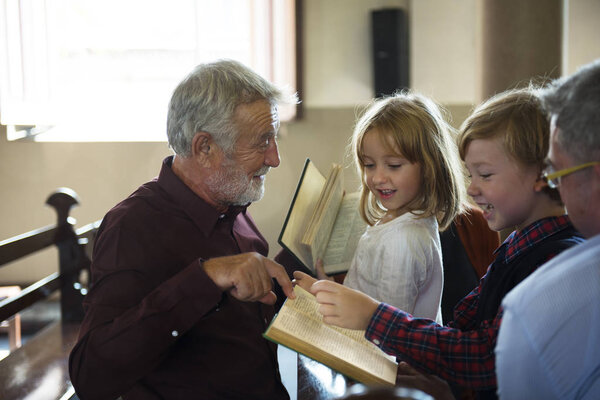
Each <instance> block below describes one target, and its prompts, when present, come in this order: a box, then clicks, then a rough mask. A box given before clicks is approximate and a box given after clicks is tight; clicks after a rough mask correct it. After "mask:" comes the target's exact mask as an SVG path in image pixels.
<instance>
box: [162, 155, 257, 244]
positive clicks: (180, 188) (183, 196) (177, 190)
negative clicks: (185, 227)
mask: <svg viewBox="0 0 600 400" xmlns="http://www.w3.org/2000/svg"><path fill="white" fill-rule="evenodd" d="M172 164H173V156H169V157H167V158H165V159H164V160H163V163H162V167H161V169H160V173H159V175H158V178H156V179H157V182H158V185H159V186H160V187H161V188H162V189H163V190H164V191H165V192H166V194H167V195H168V196H169V197H170V198H171V199H172V200H173V201H174V202H175V203H177V204H178V205H179V207H180V208H181V210H182V211H183V212H184V213H185V214H187V215H188V216H189V217H190V218H191V219H192V221H194V223H195V224H196V226H198V228H199V229H201V230H202V232H203V233H204V234H205V235H207V236H208V235H210V233H211V232H212V231H213V230H214V229H215V226H216V225H217V223H218V222H219V221H231V224H233V221H234V220H235V218H236V217H237V215H238V214H239V213H244V214H245V213H246V209H247V207H248V206H247V205H246V206H230V207H229V208H228V209H227V211H226V212H225V213H222V212H219V211H218V210H217V209H215V208H214V207H213V206H211V205H210V204H208V203H207V202H206V201H205V200H204V199H202V198H201V197H200V196H198V195H197V194H196V193H194V192H193V191H192V189H190V188H189V187H188V186H187V185H186V184H185V183H183V181H182V180H181V179H179V177H178V176H177V175H175V173H174V172H173V170H172V169H171V165H172Z"/></svg>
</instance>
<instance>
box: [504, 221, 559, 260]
mask: <svg viewBox="0 0 600 400" xmlns="http://www.w3.org/2000/svg"><path fill="white" fill-rule="evenodd" d="M570 226H571V221H570V219H569V217H568V216H567V215H561V216H558V217H547V218H542V219H540V220H537V221H535V222H533V223H531V224H529V225H528V226H527V227H525V228H524V229H522V230H520V231H514V232H512V233H511V234H510V235H508V237H507V238H506V240H504V242H503V243H502V245H501V246H500V247H498V249H496V251H495V252H494V253H499V252H500V249H502V248H505V249H506V251H505V253H504V263H505V264H508V263H509V262H510V261H512V260H513V259H514V258H515V257H517V256H518V255H519V254H521V253H522V252H523V251H525V250H527V249H529V248H531V247H532V246H535V245H536V244H537V243H539V242H541V241H542V240H544V239H545V238H547V237H548V236H551V235H553V234H555V233H557V232H559V231H561V230H563V229H565V228H568V227H570Z"/></svg>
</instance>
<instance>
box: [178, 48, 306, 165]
mask: <svg viewBox="0 0 600 400" xmlns="http://www.w3.org/2000/svg"><path fill="white" fill-rule="evenodd" d="M257 100H266V101H268V102H269V103H270V104H271V105H279V104H289V103H291V104H296V103H297V97H296V95H295V94H292V95H290V94H288V93H286V92H285V91H284V90H283V89H282V88H279V87H277V86H276V85H274V84H272V83H270V82H269V81H267V80H266V79H264V78H263V77H261V76H260V75H258V74H257V73H256V72H254V71H252V70H251V69H250V68H248V67H246V66H245V65H243V64H242V63H240V62H238V61H234V60H219V61H215V62H212V63H206V64H200V65H198V66H197V67H196V68H194V70H193V71H192V72H191V73H190V74H189V75H188V76H187V77H186V78H184V79H183V81H181V83H179V85H178V86H177V88H175V91H174V92H173V96H172V97H171V101H170V103H169V113H168V116H167V137H168V140H169V146H170V147H171V148H172V149H173V151H174V152H175V153H176V154H178V155H181V156H184V157H187V156H189V155H190V154H191V145H192V139H193V138H194V135H195V134H196V133H197V132H200V131H203V132H207V133H210V134H211V135H212V137H213V139H214V140H215V142H216V143H217V144H218V145H219V146H220V147H221V148H222V149H223V151H225V153H227V154H230V153H231V152H232V151H233V147H234V145H235V141H236V139H237V137H238V134H239V132H237V129H236V127H235V123H234V122H235V121H234V119H233V117H234V112H235V109H236V107H237V106H239V105H241V104H248V103H252V102H254V101H257Z"/></svg>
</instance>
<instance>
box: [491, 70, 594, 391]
mask: <svg viewBox="0 0 600 400" xmlns="http://www.w3.org/2000/svg"><path fill="white" fill-rule="evenodd" d="M541 98H542V100H543V104H544V106H545V109H546V110H547V113H548V115H549V118H550V121H551V141H550V149H549V152H548V157H547V159H546V161H547V165H548V167H547V169H546V171H545V173H544V178H545V180H546V182H547V183H548V186H550V187H554V188H557V189H558V191H559V192H560V195H561V198H562V200H563V202H564V204H565V206H566V209H567V212H568V214H569V217H570V218H571V221H572V222H573V225H574V226H575V227H576V228H577V229H578V230H579V231H580V232H581V233H582V234H583V235H584V236H585V237H586V238H587V240H586V241H585V242H584V243H582V244H579V245H577V246H574V247H572V248H571V249H569V250H566V251H564V252H563V253H561V254H560V255H558V256H557V257H555V258H553V259H552V260H551V261H549V262H548V263H546V264H545V265H543V266H542V267H540V268H538V270H537V271H536V272H534V273H533V274H532V275H531V276H529V278H527V279H526V280H524V281H523V282H522V283H521V284H519V285H518V286H517V287H516V288H515V289H514V290H512V291H511V292H510V293H509V294H508V295H507V296H506V297H505V298H504V301H503V303H502V306H503V309H504V319H503V321H502V325H501V327H500V332H499V336H498V342H497V345H496V350H495V352H496V372H497V377H498V390H499V395H500V398H505V399H511V400H512V399H516V400H518V399H546V400H548V399H550V400H551V399H590V400H591V399H600V59H597V60H595V61H594V62H592V63H590V64H587V65H585V66H583V67H582V68H581V69H579V70H578V71H577V72H576V73H574V74H573V75H571V76H569V77H565V78H562V79H558V80H556V81H554V82H553V83H552V84H551V85H549V86H548V87H547V88H546V89H545V90H543V91H542V93H541Z"/></svg>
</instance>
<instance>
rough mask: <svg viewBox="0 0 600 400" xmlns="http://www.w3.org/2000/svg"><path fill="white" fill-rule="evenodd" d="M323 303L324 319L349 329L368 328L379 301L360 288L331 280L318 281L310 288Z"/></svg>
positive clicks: (320, 309)
mask: <svg viewBox="0 0 600 400" xmlns="http://www.w3.org/2000/svg"><path fill="white" fill-rule="evenodd" d="M310 292H311V293H312V294H314V295H315V297H316V298H317V301H318V302H319V303H320V304H321V306H320V307H319V312H320V313H321V314H323V321H325V322H326V323H328V324H332V325H337V326H340V327H342V328H349V329H361V330H364V329H367V326H368V325H369V321H371V317H372V316H373V314H374V313H375V310H376V309H377V307H378V306H379V302H378V301H377V300H375V299H373V298H371V297H369V296H367V295H366V294H364V293H362V292H359V291H358V290H354V289H350V288H349V287H346V286H343V285H340V284H339V283H336V282H331V281H317V282H315V283H314V284H313V285H312V287H311V288H310Z"/></svg>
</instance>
